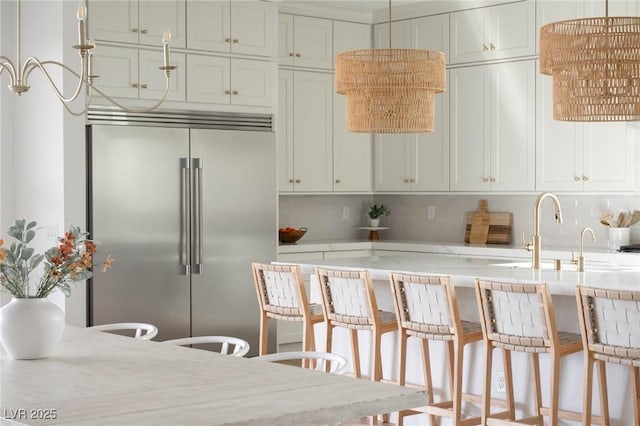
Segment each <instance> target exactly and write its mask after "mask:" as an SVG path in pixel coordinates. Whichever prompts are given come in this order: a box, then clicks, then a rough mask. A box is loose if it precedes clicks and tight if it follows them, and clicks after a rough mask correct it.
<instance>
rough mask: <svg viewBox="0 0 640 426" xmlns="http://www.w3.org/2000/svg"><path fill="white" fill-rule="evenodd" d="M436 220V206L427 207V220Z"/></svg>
mask: <svg viewBox="0 0 640 426" xmlns="http://www.w3.org/2000/svg"><path fill="white" fill-rule="evenodd" d="M435 218H436V206H428V207H427V219H429V220H433V219H435Z"/></svg>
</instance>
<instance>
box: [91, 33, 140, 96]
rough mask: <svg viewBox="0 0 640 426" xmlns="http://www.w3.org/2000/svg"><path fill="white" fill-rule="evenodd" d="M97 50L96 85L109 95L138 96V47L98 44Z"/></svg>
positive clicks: (95, 60) (95, 62)
mask: <svg viewBox="0 0 640 426" xmlns="http://www.w3.org/2000/svg"><path fill="white" fill-rule="evenodd" d="M96 52H98V53H97V54H96V57H95V59H94V65H95V67H94V70H95V72H96V73H97V74H98V75H99V78H97V79H96V83H95V85H96V87H97V88H99V89H100V90H102V91H103V92H104V93H105V94H107V95H108V96H113V97H116V98H133V99H136V98H138V49H129V48H125V47H113V46H101V45H98V46H97V47H96Z"/></svg>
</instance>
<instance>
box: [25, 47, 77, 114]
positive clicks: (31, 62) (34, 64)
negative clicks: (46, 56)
mask: <svg viewBox="0 0 640 426" xmlns="http://www.w3.org/2000/svg"><path fill="white" fill-rule="evenodd" d="M45 65H57V66H59V67H60V68H62V69H64V70H67V71H69V72H71V73H72V74H74V75H75V76H76V77H77V78H78V85H77V86H76V89H75V91H74V92H73V95H71V96H70V97H68V98H65V96H64V94H63V93H62V92H61V91H60V89H58V87H57V86H56V84H55V83H54V82H53V78H52V77H51V75H50V74H49V72H48V71H47V69H46V68H45ZM36 68H37V69H39V70H40V71H41V72H42V74H44V76H45V78H46V80H47V82H48V83H49V86H50V87H51V88H52V89H53V91H54V92H55V93H56V96H57V97H58V99H60V101H62V102H63V103H69V102H73V101H75V100H76V99H77V98H78V96H79V95H80V91H81V90H82V86H83V85H84V84H86V81H85V80H83V78H82V77H81V76H80V75H79V74H78V73H77V72H75V71H74V70H72V69H71V68H69V67H68V66H67V65H65V64H63V63H61V62H57V61H43V62H40V60H38V58H34V57H30V58H29V59H27V60H26V61H25V63H24V67H23V68H22V74H23V75H22V81H23V84H25V85H27V81H28V79H29V75H30V74H31V72H32V71H33V70H34V69H36ZM82 75H86V61H84V60H83V61H82Z"/></svg>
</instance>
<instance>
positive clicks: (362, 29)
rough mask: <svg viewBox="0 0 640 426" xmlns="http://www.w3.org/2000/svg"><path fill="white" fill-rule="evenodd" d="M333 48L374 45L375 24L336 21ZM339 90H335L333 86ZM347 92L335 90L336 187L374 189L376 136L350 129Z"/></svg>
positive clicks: (334, 181) (334, 163) (341, 49)
mask: <svg viewBox="0 0 640 426" xmlns="http://www.w3.org/2000/svg"><path fill="white" fill-rule="evenodd" d="M333 41H334V43H333V46H334V47H333V50H334V51H335V52H336V55H337V54H338V53H340V52H344V51H348V50H356V49H369V48H371V27H370V26H369V25H365V24H355V23H351V22H342V21H335V22H334V23H333ZM333 92H335V90H333ZM345 114H346V105H345V96H344V95H339V94H337V93H334V94H333V190H334V192H344V191H371V184H372V177H371V175H372V173H371V170H372V140H371V135H370V134H369V133H355V132H348V131H347V129H346V123H345Z"/></svg>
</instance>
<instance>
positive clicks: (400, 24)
mask: <svg viewBox="0 0 640 426" xmlns="http://www.w3.org/2000/svg"><path fill="white" fill-rule="evenodd" d="M373 45H374V46H375V47H376V49H388V48H389V24H388V23H387V24H376V25H375V26H374V27H373ZM391 47H392V48H394V49H403V48H409V47H411V22H410V21H396V22H392V23H391Z"/></svg>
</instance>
